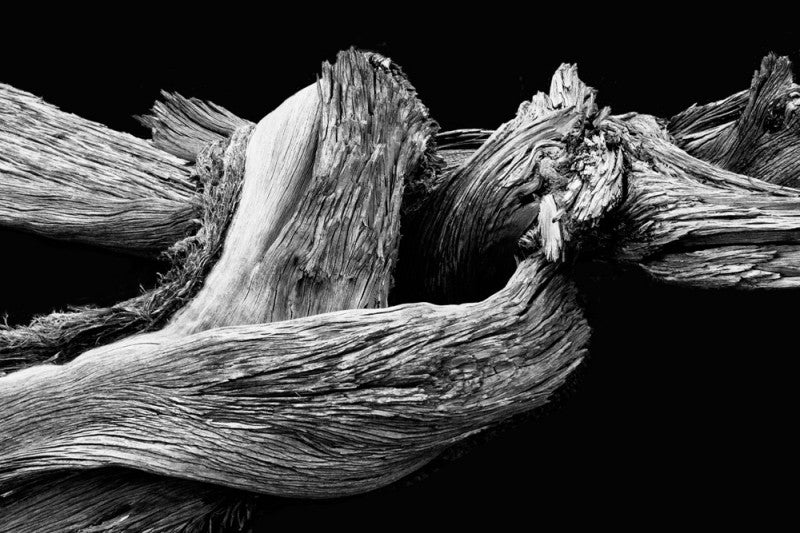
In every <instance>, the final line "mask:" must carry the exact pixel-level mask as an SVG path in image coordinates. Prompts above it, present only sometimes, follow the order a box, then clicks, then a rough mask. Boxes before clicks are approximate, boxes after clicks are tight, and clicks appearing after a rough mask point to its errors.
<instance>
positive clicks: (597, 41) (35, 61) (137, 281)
mask: <svg viewBox="0 0 800 533" xmlns="http://www.w3.org/2000/svg"><path fill="white" fill-rule="evenodd" d="M222 7H224V6H218V9H221V8H222ZM529 7H530V6H529ZM559 7H561V8H562V11H560V12H557V13H547V14H545V13H543V12H538V11H535V10H533V12H531V13H523V12H516V11H515V12H509V13H506V14H502V13H503V11H502V9H501V8H498V9H497V13H501V14H502V15H494V16H488V15H487V16H485V17H480V20H473V21H471V22H470V23H469V24H467V23H465V22H464V21H461V20H458V19H457V18H456V17H452V18H445V19H442V20H437V21H430V20H428V18H427V15H425V14H423V13H421V12H418V11H412V10H411V9H403V10H401V9H395V10H393V11H391V12H389V13H381V14H378V13H372V12H371V11H366V12H361V14H362V15H364V14H367V15H370V17H371V18H368V19H366V20H365V21H364V22H363V23H359V24H357V25H354V26H355V28H353V27H350V26H348V27H345V26H343V25H340V24H339V23H338V22H334V21H333V20H329V19H327V16H326V15H324V14H321V13H319V12H316V11H313V10H312V9H311V8H309V9H308V11H309V13H307V14H306V15H305V17H306V18H302V17H300V14H285V13H282V14H280V15H279V16H278V15H276V14H275V13H272V16H267V15H266V14H262V15H259V16H255V15H252V16H248V14H247V13H245V12H237V13H235V14H234V16H233V17H231V18H230V19H228V18H224V19H223V18H218V17H217V16H216V15H215V14H214V13H212V14H211V16H209V17H207V19H206V20H203V21H195V20H188V19H183V18H178V19H174V20H173V19H170V20H169V21H163V20H162V17H161V14H160V13H159V12H153V13H152V14H150V15H149V16H147V17H145V18H143V19H141V20H140V19H132V20H128V19H129V17H132V16H131V15H128V14H126V13H124V12H123V13H118V14H117V16H116V18H115V19H114V22H113V23H108V24H105V23H104V24H100V23H94V22H91V23H84V24H81V25H79V26H75V25H72V24H71V23H69V24H68V23H66V22H65V23H63V24H60V25H57V26H56V27H55V28H50V27H47V28H45V27H44V26H41V25H39V24H38V23H35V22H31V21H32V20H35V19H32V18H21V19H18V20H17V23H16V24H9V25H10V26H16V28H14V29H16V30H17V31H18V32H19V35H17V34H16V33H15V34H14V35H13V36H11V35H8V34H6V35H5V42H6V45H5V47H6V48H5V52H4V57H3V59H2V62H0V82H3V83H8V84H11V85H14V86H16V87H18V88H21V89H24V90H27V91H30V92H32V93H35V94H37V95H39V96H42V97H44V98H45V99H46V100H47V101H48V102H50V103H53V104H55V105H58V106H59V107H60V108H62V109H63V110H66V111H69V112H73V113H76V114H78V115H81V116H83V117H86V118H88V119H92V120H96V121H99V122H102V123H104V124H106V125H108V126H110V127H112V128H115V129H118V130H123V131H128V132H131V133H134V134H137V135H142V136H144V135H146V134H147V132H146V131H145V130H144V128H142V127H141V126H139V125H138V123H137V122H135V121H134V119H133V118H132V115H134V114H140V113H143V112H146V111H147V110H148V109H149V107H150V106H151V105H152V103H153V101H154V100H155V99H156V98H157V97H158V91H159V90H160V89H167V90H175V91H178V92H180V93H182V94H184V95H186V96H197V97H200V98H204V99H209V100H211V101H214V102H216V103H218V104H221V105H223V106H226V107H227V108H228V109H230V110H231V111H233V112H234V113H236V114H238V115H240V116H242V117H246V118H249V119H251V120H258V119H259V118H261V117H262V116H263V115H265V114H266V113H267V112H269V111H270V110H271V109H273V108H274V107H275V106H276V105H277V104H279V103H280V102H281V101H282V100H283V99H284V98H286V97H288V96H289V95H291V94H292V93H293V92H295V91H296V90H298V89H300V88H302V87H304V86H305V85H307V84H309V83H311V82H313V81H314V80H315V76H316V73H317V72H318V71H319V64H320V62H321V61H322V60H326V59H327V60H332V59H333V58H334V57H335V53H336V52H337V50H340V49H343V48H347V47H349V46H351V45H356V46H359V47H362V48H367V49H371V50H376V51H378V52H381V53H383V54H385V55H388V56H390V57H392V58H393V59H394V60H395V61H396V62H397V63H399V64H400V65H402V66H403V68H404V70H405V72H406V74H407V75H408V76H409V78H410V80H411V82H412V83H413V84H414V85H415V87H416V88H417V90H418V93H419V95H420V97H421V98H422V99H423V101H424V102H425V103H426V104H427V105H428V107H429V109H430V110H431V113H432V115H433V116H434V118H436V119H437V120H438V121H439V123H440V125H441V126H442V129H444V130H446V129H455V128H462V127H483V128H494V127H496V126H498V125H499V124H501V123H502V122H504V121H506V120H508V119H510V118H511V117H512V116H513V115H514V113H515V111H516V109H517V106H518V104H519V103H520V102H521V101H522V100H524V99H529V98H530V97H531V96H532V94H533V93H534V92H535V91H537V90H547V88H548V86H549V79H550V76H551V74H552V72H553V71H554V70H555V69H556V68H557V67H558V65H559V64H560V63H561V62H564V61H567V62H577V63H578V65H579V69H580V74H581V77H582V79H583V80H584V81H586V82H587V83H589V84H590V85H592V86H594V87H595V88H597V89H598V91H599V102H600V103H601V105H608V106H611V108H612V110H613V111H614V112H617V113H621V112H626V111H639V112H645V113H650V114H654V115H659V116H663V117H668V116H670V115H672V114H674V113H676V112H678V111H680V110H682V109H684V108H686V107H688V106H689V105H690V104H692V103H694V102H698V103H704V102H707V101H711V100H715V99H720V98H723V97H725V96H727V95H729V94H732V93H734V92H736V91H739V90H741V89H744V88H746V87H747V86H748V85H749V82H750V78H751V76H752V73H753V71H754V70H755V69H756V68H757V67H758V65H759V62H760V59H761V57H762V56H763V55H765V54H766V53H768V52H769V51H771V50H773V51H776V52H778V53H781V54H784V55H789V56H790V57H791V58H792V60H793V61H794V62H795V64H797V63H798V60H799V59H800V58H798V49H800V38H798V37H799V35H798V32H797V31H796V30H795V29H794V28H791V27H789V28H785V29H784V28H780V27H778V25H777V24H776V21H777V22H780V20H781V19H785V18H788V17H790V15H788V14H786V13H779V12H774V11H767V8H764V10H763V11H759V12H758V13H751V14H750V15H749V16H744V15H743V20H742V22H741V23H740V24H739V25H730V24H727V23H726V24H723V23H722V22H720V21H719V20H714V19H712V20H711V21H708V22H707V21H702V22H699V21H698V22H695V23H693V24H687V23H685V20H693V19H692V17H690V16H686V17H684V19H680V18H678V19H675V20H667V19H665V18H664V17H663V15H662V14H660V13H651V14H649V16H647V17H646V18H643V19H642V20H639V21H632V20H627V19H626V20H621V19H616V18H614V17H613V16H606V18H603V17H601V16H599V14H598V13H593V12H586V11H582V10H580V9H579V8H577V7H575V6H571V5H570V6H567V5H564V6H559ZM752 9H758V8H757V7H755V8H752ZM573 11H574V12H573ZM254 13H255V12H254ZM687 13H689V12H687ZM308 18H314V19H317V21H318V25H319V27H317V26H314V27H311V26H309V25H307V24H306V21H307V19H308ZM87 20H90V19H87ZM388 20H394V21H395V22H396V23H397V22H398V21H401V22H399V23H397V24H395V27H392V28H389V27H388V25H387V21H388ZM576 20H580V21H581V22H580V24H579V23H578V22H576ZM123 21H127V22H129V23H130V25H129V26H130V27H127V25H126V27H124V28H123V27H122V25H121V22H123ZM7 22H8V21H7ZM365 28H368V29H365ZM0 258H2V260H1V261H0V310H4V311H5V312H7V313H8V321H9V323H10V324H20V323H24V322H26V321H27V320H29V319H30V317H31V316H32V315H33V314H37V313H46V312H49V311H50V310H53V309H63V308H65V306H67V305H79V304H90V303H91V304H109V303H113V302H115V301H118V300H121V299H123V298H125V297H128V296H131V295H133V294H135V293H136V292H137V290H138V286H139V285H143V286H149V285H151V284H152V283H153V282H154V280H155V272H157V271H158V269H159V268H162V265H160V264H158V263H157V262H154V261H148V260H144V259H133V258H130V257H124V256H121V255H114V254H111V253H108V252H105V251H102V250H96V249H91V248H89V247H82V246H75V245H72V244H64V243H57V242H52V241H49V240H46V239H40V238H36V237H32V236H29V235H23V234H18V233H15V232H12V231H7V230H0ZM578 277H579V279H580V283H581V286H582V287H583V289H584V290H583V293H584V296H585V300H586V308H587V313H588V316H589V317H590V321H591V324H592V326H593V331H594V335H593V341H592V350H591V355H590V357H589V358H588V360H587V361H586V362H585V364H584V365H582V367H581V368H580V369H579V370H578V371H577V372H576V373H575V375H574V377H573V378H572V379H571V380H570V381H569V383H568V384H567V385H566V386H565V387H564V388H563V389H562V390H560V391H559V392H558V393H557V394H556V396H555V397H554V398H553V401H552V402H551V403H550V404H549V405H548V406H546V407H545V408H543V409H541V410H539V411H537V412H535V413H533V414H531V415H528V416H525V417H523V418H521V419H519V420H516V421H514V422H512V423H511V424H510V425H508V426H506V427H504V428H501V429H499V430H497V431H493V432H490V434H489V435H485V436H481V437H478V438H477V439H474V440H472V441H471V442H470V443H468V444H467V445H465V446H461V447H459V448H457V449H456V450H454V451H453V452H450V453H449V454H447V455H446V457H445V458H444V459H443V460H440V461H437V462H436V463H435V464H434V465H432V466H431V467H430V468H427V469H425V470H424V471H423V472H422V473H421V474H419V475H416V476H412V478H411V479H408V480H404V481H401V482H399V483H397V484H395V485H394V486H392V487H389V488H387V489H384V490H381V491H378V492H376V493H373V494H368V495H364V496H359V497H351V498H345V499H339V500H330V501H322V502H307V501H295V500H281V499H274V500H269V501H268V502H266V504H265V507H264V510H263V513H262V516H260V517H259V518H258V522H259V529H258V530H262V529H263V531H267V530H274V528H276V527H282V526H286V527H303V526H330V527H334V526H348V527H349V526H359V525H362V526H363V525H366V526H369V525H373V526H376V525H386V524H392V525H396V524H397V523H398V522H402V523H408V524H412V525H419V526H420V527H423V526H431V525H450V526H453V527H464V526H470V525H474V524H475V521H476V520H485V519H490V520H493V521H498V520H499V521H500V522H496V524H498V525H500V524H506V525H508V524H514V523H518V524H520V525H523V526H529V525H530V526H532V525H535V524H537V523H539V522H540V521H542V520H544V519H548V520H552V519H556V520H557V521H559V522H560V523H562V524H564V525H572V524H574V523H575V522H576V521H578V520H580V521H585V520H587V519H588V520H590V521H591V522H594V523H597V524H600V523H603V522H604V523H608V521H609V520H610V521H611V523H613V524H619V525H623V524H626V523H627V524H629V525H640V526H652V525H657V524H664V523H670V524H674V525H679V526H680V525H686V526H689V525H697V524H698V523H706V524H715V523H719V522H721V521H725V522H728V521H730V520H731V519H733V520H734V521H736V522H739V521H740V520H741V519H744V518H745V517H756V518H758V519H759V520H763V519H766V518H769V517H771V516H774V514H775V513H776V512H778V511H780V510H781V509H783V508H785V507H786V506H788V505H789V504H790V503H791V500H790V491H794V490H796V489H795V488H794V484H795V478H796V459H795V455H794V450H796V446H795V445H796V438H795V437H794V431H793V430H794V426H795V425H796V421H797V417H796V411H795V405H796V390H797V385H796V382H795V376H796V369H797V363H796V355H797V352H798V350H797V344H798V342H797V337H798V327H797V319H796V312H795V310H796V304H797V302H800V292H798V291H783V292H780V293H737V292H732V291H711V292H703V291H692V290H685V289H677V288H674V287H664V286H659V285H657V284H654V283H652V282H650V281H649V280H647V279H644V278H643V277H640V276H636V275H630V274H627V275H623V274H622V273H619V272H615V271H613V270H612V269H603V271H600V272H598V271H592V272H588V273H587V272H583V273H582V274H581V275H579V276H578ZM0 408H2V406H0Z"/></svg>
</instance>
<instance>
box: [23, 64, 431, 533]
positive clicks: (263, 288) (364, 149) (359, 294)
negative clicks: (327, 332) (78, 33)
mask: <svg viewBox="0 0 800 533" xmlns="http://www.w3.org/2000/svg"><path fill="white" fill-rule="evenodd" d="M365 57H366V56H362V55H360V54H355V53H348V54H343V55H341V56H340V57H339V61H338V62H337V64H336V65H335V66H334V67H330V66H326V67H324V71H323V76H322V80H321V81H320V83H319V84H315V85H312V86H310V87H308V88H307V89H305V90H304V91H301V92H300V93H298V94H297V95H295V96H294V97H292V98H290V99H289V100H287V102H285V103H284V104H283V105H282V106H281V107H280V108H278V109H277V110H276V111H275V112H273V113H271V114H270V115H269V116H267V117H266V118H265V119H264V120H262V121H261V122H260V123H259V125H258V126H256V128H255V130H254V131H253V133H252V138H250V140H249V142H248V143H247V146H248V148H247V153H246V165H245V169H244V175H245V176H244V183H243V185H242V197H243V200H241V201H240V202H239V205H238V208H237V210H236V215H235V217H234V219H233V220H232V222H231V224H230V228H229V231H228V238H227V240H226V243H225V248H224V252H223V253H222V255H221V256H220V258H219V260H218V261H217V262H216V265H215V267H214V268H213V269H212V271H211V273H210V274H209V276H208V277H207V279H206V280H205V284H204V287H203V289H202V290H201V291H200V292H199V293H198V294H197V295H196V296H195V297H194V298H193V299H192V301H191V302H190V303H189V304H187V305H186V306H185V307H184V309H183V310H182V311H181V312H179V313H178V314H177V315H176V316H174V317H173V319H172V320H171V321H170V322H169V323H168V324H167V325H166V326H165V327H164V328H162V329H161V330H160V331H159V332H157V333H153V334H149V335H144V336H139V337H130V338H129V339H126V341H123V342H122V343H117V344H112V345H110V346H109V347H108V348H107V349H109V350H111V351H115V350H119V349H121V347H122V346H123V345H124V344H125V343H126V342H134V343H139V342H150V343H157V344H167V343H169V342H172V341H173V340H175V339H179V338H183V337H185V336H186V335H189V334H190V333H193V332H197V331H203V330H206V329H209V328H212V327H216V326H223V325H230V324H242V323H244V324H249V323H264V322H270V321H273V320H281V319H284V318H290V317H296V316H305V315H309V314H317V313H321V312H325V311H330V310H334V309H339V308H341V309H346V308H354V307H355V308H363V307H374V306H381V305H385V303H386V297H387V294H388V290H389V281H390V271H391V266H392V262H393V261H394V260H395V256H396V247H397V246H396V241H397V237H398V235H399V233H398V229H399V228H398V222H399V209H400V201H401V199H402V196H403V189H404V184H405V180H406V177H407V175H408V176H413V175H414V174H415V172H416V171H415V169H416V167H417V166H419V165H420V164H422V162H423V160H424V154H425V152H426V148H427V143H428V139H429V138H430V136H431V134H432V133H433V126H434V125H433V123H432V122H431V121H430V120H429V119H427V111H426V110H425V108H424V107H423V106H422V105H421V104H419V102H418V100H416V99H415V97H414V94H413V92H409V91H406V90H400V88H403V89H405V86H404V85H403V84H402V83H401V81H402V80H399V79H396V78H394V77H393V75H392V74H390V73H388V72H386V73H383V70H381V72H379V73H375V72H373V70H374V69H375V68H376V67H374V66H373V65H371V64H369V63H367V60H366V59H365ZM381 73H383V75H382V76H381V75H379V74H381ZM369 115H371V116H372V120H366V119H367V118H368V116H369ZM240 129H244V130H245V131H249V126H243V127H242V128H240ZM237 131H239V130H237ZM390 141H391V142H390ZM217 142H219V141H217ZM212 146H213V144H212ZM201 160H202V158H201ZM212 166H213V165H212ZM265 206H266V208H265ZM333 245H338V247H337V248H335V249H331V248H330V247H331V246H333ZM243 276H244V277H243ZM220 295H222V296H220ZM101 350H102V348H101ZM86 355H88V354H85V355H84V356H82V357H81V358H79V360H80V359H85V357H86ZM224 355H226V353H225V352H223V353H222V354H221V356H224ZM18 374H19V373H17V374H12V376H16V375H18ZM165 484H167V485H170V486H169V488H167V487H165V486H164V485H165ZM107 485H108V482H107V478H105V477H101V478H99V479H98V480H96V482H92V481H91V480H90V479H84V480H83V485H82V487H81V490H83V491H88V490H91V491H92V494H94V495H95V496H96V497H97V498H100V497H102V498H105V499H106V500H107V501H108V500H111V501H119V499H125V498H127V497H128V496H127V494H128V493H130V492H135V493H140V492H141V493H148V494H169V495H170V499H171V500H172V501H174V500H176V499H177V498H178V496H179V495H181V494H183V496H184V499H185V501H186V502H187V504H186V505H180V506H177V508H175V507H173V508H175V510H174V511H173V512H172V514H171V515H170V518H169V520H167V521H168V522H169V523H173V522H174V523H181V522H182V521H186V522H187V523H188V522H191V521H194V520H198V517H202V516H205V515H208V514H215V513H216V510H217V509H218V508H219V506H220V504H219V502H218V501H217V500H220V499H224V498H225V497H227V495H226V494H225V493H222V494H221V495H217V496H214V497H212V495H211V494H213V492H214V491H208V492H209V494H208V495H207V496H206V497H205V498H204V499H203V502H205V503H203V502H199V501H197V497H196V495H195V494H194V490H195V485H189V486H188V488H187V487H186V486H185V483H183V482H180V481H170V480H164V479H161V480H158V479H156V480H154V479H145V480H142V481H141V482H140V483H138V484H129V485H127V486H125V485H123V486H122V487H120V486H118V485H117V486H114V487H108V486H107ZM68 486H69V485H67V487H68ZM109 489H110V491H109ZM62 490H64V489H62ZM72 492H73V491H71V490H69V491H68V495H69V494H71V493H72ZM84 495H85V494H84ZM60 499H62V500H64V495H63V494H62V496H61V497H60ZM73 499H74V498H73ZM152 500H153V496H151V497H150V498H149V499H148V501H149V502H151V503H152ZM23 504H24V502H20V505H23ZM15 508H16V507H15ZM181 509H183V510H181ZM64 512H68V509H64ZM146 514H147V507H145V508H143V509H140V508H138V507H134V508H133V509H128V510H127V512H126V515H127V518H126V524H125V525H124V527H133V528H136V527H143V526H142V522H140V520H146V516H144V515H146ZM8 516H10V517H13V516H17V513H16V512H14V511H13V509H11V510H10V511H9V513H8ZM56 518H57V517H56ZM37 527H40V528H41V527H43V525H42V524H41V523H39V524H37ZM53 527H56V528H57V527H59V526H58V521H56V522H55V523H54V525H53ZM120 527H123V526H120Z"/></svg>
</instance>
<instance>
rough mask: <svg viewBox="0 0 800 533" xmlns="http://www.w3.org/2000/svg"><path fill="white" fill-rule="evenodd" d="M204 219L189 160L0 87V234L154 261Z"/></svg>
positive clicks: (22, 92) (7, 88) (3, 86)
mask: <svg viewBox="0 0 800 533" xmlns="http://www.w3.org/2000/svg"><path fill="white" fill-rule="evenodd" d="M200 211H201V209H200V199H199V197H197V195H196V193H195V187H194V185H193V183H192V179H191V168H190V167H189V166H187V165H186V162H185V161H183V160H181V159H179V158H177V157H174V156H172V155H170V154H168V153H167V152H164V151H162V150H159V149H158V148H156V147H155V146H153V144H152V143H150V142H148V141H145V140H142V139H139V138H137V137H134V136H132V135H129V134H125V133H118V132H115V131H112V130H110V129H108V128H106V127H104V126H102V125H100V124H97V123H95V122H91V121H89V120H85V119H82V118H80V117H77V116H75V115H71V114H69V113H64V112H62V111H59V110H58V109H57V108H56V107H54V106H51V105H49V104H47V103H45V102H43V101H42V100H40V99H39V98H36V97H35V96H33V95H31V94H29V93H26V92H24V91H20V90H18V89H15V88H13V87H10V86H8V85H3V84H0V225H2V226H5V227H10V228H14V229H19V230H23V231H30V232H33V233H37V234H39V235H43V236H46V237H52V238H57V239H64V240H75V241H80V242H86V243H91V244H97V245H101V246H106V247H109V248H113V249H116V250H120V251H128V252H131V251H133V252H135V253H143V254H157V253H159V252H161V251H162V250H164V249H166V248H168V247H169V246H171V245H172V244H174V243H175V242H176V241H178V240H180V239H182V238H184V237H186V236H188V235H189V234H190V233H191V232H192V229H193V227H194V222H193V220H194V219H195V218H196V217H197V216H198V215H199V213H200Z"/></svg>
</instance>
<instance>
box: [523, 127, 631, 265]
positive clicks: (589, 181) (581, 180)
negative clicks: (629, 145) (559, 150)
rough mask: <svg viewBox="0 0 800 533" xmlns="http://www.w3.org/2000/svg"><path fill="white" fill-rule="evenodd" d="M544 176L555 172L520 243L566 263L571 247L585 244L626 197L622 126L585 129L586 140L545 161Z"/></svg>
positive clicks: (554, 259) (541, 165)
mask: <svg viewBox="0 0 800 533" xmlns="http://www.w3.org/2000/svg"><path fill="white" fill-rule="evenodd" d="M539 170H540V172H546V173H556V174H558V175H559V176H560V177H561V179H560V180H558V179H552V178H551V179H550V180H548V181H549V183H550V185H551V186H550V187H547V188H544V190H543V191H542V197H541V201H540V204H539V214H538V217H537V221H536V225H535V227H534V228H533V229H532V230H531V231H530V232H528V233H526V235H525V236H523V238H522V240H521V243H520V244H521V246H522V247H524V248H530V247H531V246H535V245H536V244H538V245H539V246H541V249H542V251H543V253H544V255H545V257H546V258H547V259H548V260H550V261H564V260H565V259H566V257H567V255H568V253H570V252H569V251H568V248H569V249H573V250H574V249H577V248H578V247H580V244H581V241H582V240H583V239H585V238H589V234H590V233H591V232H592V230H594V229H595V228H596V227H597V225H598V223H599V222H600V221H601V220H602V219H603V218H604V217H605V216H607V215H608V214H609V213H610V212H611V211H613V210H614V209H615V208H616V207H617V206H618V205H619V204H620V203H621V201H622V198H623V196H624V181H623V156H622V151H621V148H620V130H619V127H618V126H617V125H616V124H615V123H613V122H610V121H602V122H600V124H599V125H598V127H596V128H593V129H591V130H587V132H586V133H585V134H584V136H583V139H581V140H580V141H578V142H574V143H571V145H570V147H569V148H568V152H567V154H562V155H561V157H560V158H559V161H557V162H545V161H542V162H540V164H539Z"/></svg>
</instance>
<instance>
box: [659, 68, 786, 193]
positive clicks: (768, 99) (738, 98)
mask: <svg viewBox="0 0 800 533" xmlns="http://www.w3.org/2000/svg"><path fill="white" fill-rule="evenodd" d="M669 130H670V133H672V135H673V136H674V137H675V140H676V144H677V145H678V146H680V147H681V148H683V149H684V150H686V151H687V152H689V153H690V154H692V155H694V156H696V157H698V158H700V159H703V160H706V161H708V162H710V163H714V164H715V165H718V166H720V167H722V168H724V169H727V170H731V171H733V172H737V173H740V174H746V175H748V176H750V177H753V178H758V179H762V180H764V181H768V182H771V183H777V184H779V185H787V186H791V187H798V186H800V85H797V84H796V83H794V76H793V74H792V65H791V62H790V61H789V59H788V58H786V57H778V56H776V55H774V54H770V55H768V56H767V57H765V58H764V60H763V61H762V62H761V68H760V69H759V70H758V71H756V72H755V74H754V75H753V81H752V83H751V85H750V89H749V90H747V91H742V92H740V93H737V94H734V95H732V96H730V97H728V98H726V99H724V100H721V101H719V102H714V103H711V104H707V105H704V106H699V107H698V106H692V107H690V108H689V109H687V110H686V111H684V112H682V113H680V114H678V115H676V116H675V117H673V118H672V119H671V120H670V123H669Z"/></svg>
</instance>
